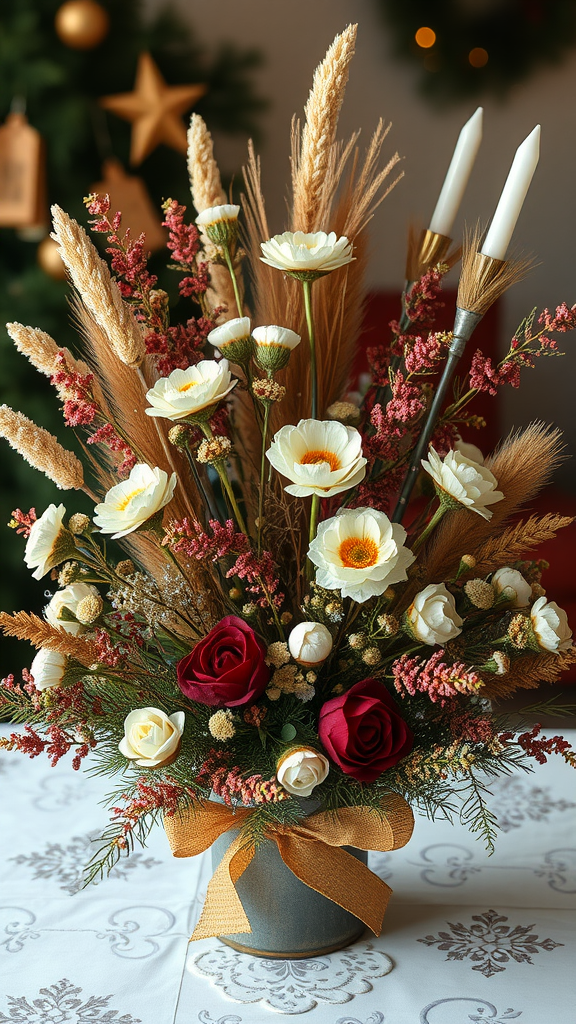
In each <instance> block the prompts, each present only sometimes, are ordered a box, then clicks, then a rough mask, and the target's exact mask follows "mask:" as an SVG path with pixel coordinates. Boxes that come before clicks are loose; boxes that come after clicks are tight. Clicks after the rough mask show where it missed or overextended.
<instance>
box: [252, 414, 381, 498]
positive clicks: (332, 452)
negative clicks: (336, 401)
mask: <svg viewBox="0 0 576 1024" xmlns="http://www.w3.org/2000/svg"><path fill="white" fill-rule="evenodd" d="M266 457H267V459H268V461H269V462H270V463H271V464H272V465H273V466H274V469H276V470H278V472H279V473H280V474H281V475H282V476H286V477H288V479H289V480H291V481H292V483H291V484H290V485H289V486H288V487H286V488H285V490H286V491H287V492H288V494H293V495H295V497H297V498H305V497H306V496H307V495H308V494H318V495H319V496H320V497H321V498H329V497H330V496H331V495H332V494H340V492H341V491H347V490H349V488H351V487H356V485H357V484H359V483H360V481H361V480H363V479H364V477H365V475H366V459H365V458H364V457H363V455H362V437H361V436H360V434H359V432H358V431H357V430H355V429H354V427H345V426H344V424H342V423H335V422H334V421H332V420H300V422H299V424H298V426H297V427H294V426H291V425H287V426H285V427H281V428H280V430H279V431H278V432H277V433H276V434H275V435H274V439H273V441H272V444H271V445H270V448H269V449H268V451H267V452H266Z"/></svg>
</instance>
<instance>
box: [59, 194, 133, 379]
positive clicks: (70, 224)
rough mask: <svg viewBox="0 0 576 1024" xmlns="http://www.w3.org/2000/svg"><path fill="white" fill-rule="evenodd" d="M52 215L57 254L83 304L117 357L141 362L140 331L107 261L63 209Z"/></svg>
mask: <svg viewBox="0 0 576 1024" xmlns="http://www.w3.org/2000/svg"><path fill="white" fill-rule="evenodd" d="M52 217H53V221H54V233H53V234H52V238H53V239H54V241H55V242H57V243H58V246H59V252H60V256H61V257H62V260H63V262H64V264H65V266H66V268H67V269H68V272H69V274H70V277H71V279H72V282H73V284H74V287H75V288H76V290H77V291H78V292H79V294H80V296H81V298H82V301H83V303H84V305H85V306H86V308H87V309H88V310H89V311H90V313H91V314H92V316H93V318H94V320H95V321H96V323H97V324H98V325H99V326H100V327H101V329H102V330H103V331H104V332H105V334H106V337H107V339H108V342H109V344H110V346H111V348H112V349H113V350H114V352H115V354H116V355H117V357H118V359H119V360H120V361H121V362H122V363H125V364H126V366H131V367H136V366H140V364H141V363H142V361H143V360H144V357H145V355H146V349H145V346H144V339H143V337H142V331H141V330H140V327H139V325H138V323H137V321H136V319H135V318H134V314H133V313H132V310H131V309H130V306H129V305H128V304H127V303H126V302H124V299H123V298H122V295H121V292H120V289H119V287H118V285H117V284H116V282H115V281H114V280H113V278H112V275H111V274H110V270H109V268H108V264H107V263H106V262H105V261H104V260H103V259H102V258H101V257H100V255H99V253H98V250H97V249H96V246H95V245H94V244H93V242H92V241H91V240H90V238H89V237H88V235H87V234H86V232H85V231H84V228H83V227H81V226H80V224H78V223H77V222H76V221H75V220H73V219H72V217H69V216H68V214H67V213H65V212H64V210H62V209H61V208H60V207H59V206H56V205H55V206H53V207H52Z"/></svg>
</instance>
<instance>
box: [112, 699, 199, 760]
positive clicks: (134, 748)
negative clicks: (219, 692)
mask: <svg viewBox="0 0 576 1024" xmlns="http://www.w3.org/2000/svg"><path fill="white" fill-rule="evenodd" d="M185 717H186V716H185V714H184V712H183V711H176V712H175V713H174V714H173V715H165V714H164V712H163V711H159V709H158V708H136V709H135V710H134V711H131V712H130V714H129V715H127V716H126V718H125V720H124V736H123V738H122V739H121V740H120V743H119V744H118V750H119V751H120V753H121V754H124V757H127V758H128V759H129V760H130V761H136V764H138V765H140V766H141V767H142V768H158V767H160V766H161V765H165V764H168V762H169V761H173V760H174V758H175V756H176V754H177V753H178V749H179V747H180V740H181V738H182V733H183V732H184V719H185Z"/></svg>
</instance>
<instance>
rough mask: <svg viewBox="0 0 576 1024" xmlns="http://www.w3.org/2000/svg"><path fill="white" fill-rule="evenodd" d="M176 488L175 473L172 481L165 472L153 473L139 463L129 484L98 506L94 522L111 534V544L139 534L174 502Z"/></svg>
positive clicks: (118, 487)
mask: <svg viewBox="0 0 576 1024" xmlns="http://www.w3.org/2000/svg"><path fill="white" fill-rule="evenodd" d="M175 487H176V473H172V476H171V477H170V479H168V474H167V473H165V472H164V470H163V469H158V467H156V468H155V469H151V467H150V466H147V465H146V463H145V462H139V463H137V465H136V466H134V468H133V469H132V471H131V473H130V476H129V477H128V479H127V480H123V481H122V482H121V483H119V484H116V485H115V486H114V487H111V488H110V490H109V491H108V493H107V495H106V497H105V498H104V501H103V502H102V503H101V504H100V505H96V507H95V509H94V511H95V512H96V515H95V516H94V522H95V524H96V526H98V527H100V530H101V532H102V533H111V534H112V540H118V539H119V538H120V537H125V536H126V535H127V534H128V533H133V532H134V530H138V529H139V528H140V527H141V526H143V525H144V523H145V522H146V521H147V520H148V519H151V518H152V516H154V515H156V513H157V512H160V510H161V509H163V508H164V506H165V505H167V504H168V502H169V501H170V500H171V498H172V495H173V494H174V488H175Z"/></svg>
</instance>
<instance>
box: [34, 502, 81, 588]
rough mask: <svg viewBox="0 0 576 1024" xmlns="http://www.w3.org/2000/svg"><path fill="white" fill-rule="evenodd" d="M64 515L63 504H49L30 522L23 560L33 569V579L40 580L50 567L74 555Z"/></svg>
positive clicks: (74, 550) (70, 535)
mask: <svg viewBox="0 0 576 1024" xmlns="http://www.w3.org/2000/svg"><path fill="white" fill-rule="evenodd" d="M65 515H66V509H65V507H64V505H58V507H56V505H49V506H48V508H47V509H46V511H45V512H43V513H42V515H41V516H40V518H39V519H37V520H36V521H35V522H34V523H33V524H32V529H31V530H30V534H29V537H28V540H27V541H26V550H25V552H24V561H25V562H26V565H27V566H28V568H29V569H34V572H33V573H32V576H33V577H34V579H35V580H41V579H42V577H43V576H45V575H46V573H47V572H50V569H53V568H54V566H55V565H59V564H60V562H63V561H65V559H66V558H72V557H74V554H75V552H76V548H75V546H74V538H73V536H72V534H71V533H70V531H69V530H67V529H66V528H65V527H64V525H63V523H62V520H63V518H64V516H65Z"/></svg>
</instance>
